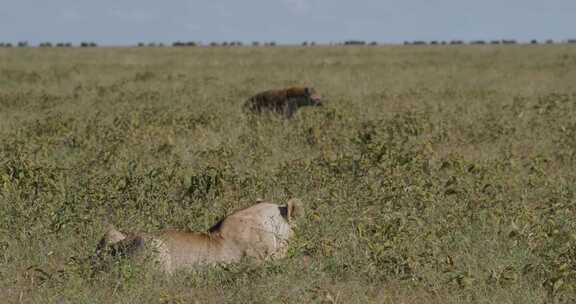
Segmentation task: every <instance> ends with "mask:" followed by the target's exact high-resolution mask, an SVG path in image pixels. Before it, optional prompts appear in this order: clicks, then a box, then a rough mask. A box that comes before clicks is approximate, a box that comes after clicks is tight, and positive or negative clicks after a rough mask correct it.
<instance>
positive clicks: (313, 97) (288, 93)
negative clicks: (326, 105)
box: [244, 87, 322, 119]
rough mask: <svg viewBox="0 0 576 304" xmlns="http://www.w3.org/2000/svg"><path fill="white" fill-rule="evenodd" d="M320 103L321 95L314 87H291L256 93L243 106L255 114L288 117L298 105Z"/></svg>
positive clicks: (315, 104)
mask: <svg viewBox="0 0 576 304" xmlns="http://www.w3.org/2000/svg"><path fill="white" fill-rule="evenodd" d="M321 105H322V97H321V96H320V95H319V94H317V93H316V90H314V88H311V87H292V88H287V89H282V90H269V91H264V92H261V93H258V94H256V95H254V96H252V97H250V99H248V100H247V101H246V103H245V104H244V108H245V110H246V111H248V112H251V113H255V114H261V113H265V112H268V113H276V114H279V115H282V117H284V118H287V119H290V118H292V116H294V114H295V113H296V111H297V110H298V108H300V107H304V106H321Z"/></svg>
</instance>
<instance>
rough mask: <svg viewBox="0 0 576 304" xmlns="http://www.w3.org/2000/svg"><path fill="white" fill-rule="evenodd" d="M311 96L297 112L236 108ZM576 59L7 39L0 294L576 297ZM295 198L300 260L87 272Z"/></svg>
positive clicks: (504, 50)
mask: <svg viewBox="0 0 576 304" xmlns="http://www.w3.org/2000/svg"><path fill="white" fill-rule="evenodd" d="M297 84H308V85H312V86H314V87H315V88H316V89H317V90H318V92H320V93H321V94H323V96H324V97H325V99H326V106H325V107H324V108H306V109H303V110H301V111H300V112H298V114H297V115H296V118H295V119H294V120H292V121H282V120H280V119H278V118H274V117H267V118H261V119H258V118H251V117H246V116H245V115H243V113H242V111H241V105H242V103H243V102H244V100H246V98H248V97H250V96H251V95H253V94H255V93H257V92H259V91H262V90H265V89H271V88H280V87H284V86H290V85H297ZM575 115H576V47H574V46H570V45H522V46H521V45H514V46H494V45H484V46H430V47H411V46H406V47H392V46H391V47H373V48H372V47H316V48H296V47H294V48H288V47H286V48H280V47H279V48H264V47H262V48H183V49H180V48H150V49H148V48H138V49H132V48H126V49H106V48H96V49H0V219H1V220H0V299H2V302H3V303H194V301H197V302H198V303H205V302H207V303H223V302H230V303H285V302H289V303H565V302H566V303H568V302H571V301H575V300H576V187H575V185H576V173H575V172H576V170H575V168H576V119H575V118H574V117H575ZM294 196H296V197H300V198H301V199H302V200H303V201H304V202H305V204H306V211H307V213H306V216H305V218H303V219H302V220H301V221H299V222H298V226H297V228H296V230H297V236H296V238H295V239H294V240H293V242H292V243H291V248H290V252H289V256H288V257H287V258H285V259H282V260H277V261H270V262H266V263H264V264H263V265H255V264H253V263H251V262H249V261H247V262H244V263H240V264H234V265H228V266H221V267H199V268H198V269H194V270H191V271H190V272H182V273H178V274H177V275H175V276H174V277H171V278H167V277H163V276H161V275H159V274H158V273H155V272H153V271H146V270H144V269H142V267H139V265H135V264H133V263H130V262H126V261H121V260H120V261H110V262H109V263H108V265H105V267H104V268H94V267H93V265H92V264H91V263H90V256H91V255H92V254H93V252H94V248H95V246H96V243H97V242H98V240H99V238H100V237H101V235H102V233H103V229H104V227H105V225H106V223H113V224H114V225H116V226H118V227H119V228H121V229H125V230H142V231H155V230H157V229H162V228H166V227H178V228H183V229H186V228H189V229H193V230H204V229H207V228H208V227H210V225H211V224H212V223H214V222H216V221H217V220H218V219H219V218H221V217H223V216H225V215H226V214H228V213H229V212H231V211H233V210H235V209H237V208H241V207H245V206H249V205H251V204H252V203H253V202H254V201H255V199H256V198H266V199H270V200H272V201H275V202H278V203H282V202H284V201H286V199H287V198H289V197H294Z"/></svg>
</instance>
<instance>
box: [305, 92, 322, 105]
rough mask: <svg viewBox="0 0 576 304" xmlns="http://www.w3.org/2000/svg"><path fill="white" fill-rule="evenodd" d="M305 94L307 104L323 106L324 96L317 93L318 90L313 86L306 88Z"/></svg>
mask: <svg viewBox="0 0 576 304" xmlns="http://www.w3.org/2000/svg"><path fill="white" fill-rule="evenodd" d="M304 94H305V96H306V101H307V105H310V106H322V96H320V94H318V93H316V90H315V89H314V88H311V87H306V88H304Z"/></svg>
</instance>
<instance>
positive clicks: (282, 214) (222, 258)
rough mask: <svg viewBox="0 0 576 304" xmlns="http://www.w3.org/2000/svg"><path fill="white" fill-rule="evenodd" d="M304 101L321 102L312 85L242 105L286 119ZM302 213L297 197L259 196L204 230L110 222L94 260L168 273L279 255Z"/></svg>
mask: <svg viewBox="0 0 576 304" xmlns="http://www.w3.org/2000/svg"><path fill="white" fill-rule="evenodd" d="M305 106H322V97H321V96H320V95H319V94H318V93H317V92H316V90H315V89H314V88H311V87H290V88H285V89H278V90H268V91H263V92H261V93H258V94H256V95H254V96H252V97H250V98H249V99H248V100H247V101H246V102H245V103H244V106H243V108H244V110H245V112H246V113H247V114H249V115H262V114H270V115H277V116H279V117H281V118H284V119H291V118H293V116H294V114H295V113H296V111H297V110H298V109H299V108H301V107H305ZM303 213H304V207H303V203H302V201H300V200H299V199H296V198H293V199H290V200H288V201H287V202H286V204H285V205H283V206H279V205H277V204H273V203H269V202H264V201H262V200H258V201H257V202H256V203H255V204H254V205H252V206H251V207H248V208H245V209H242V210H238V211H236V212H234V213H232V214H230V215H229V216H228V217H225V218H224V219H223V220H221V221H219V222H218V223H216V224H215V225H214V226H212V228H210V229H208V231H206V232H190V231H181V230H164V231H160V232H157V233H151V234H147V233H130V232H121V231H119V230H118V229H116V228H115V227H114V226H112V225H109V226H108V228H107V231H106V232H105V234H104V236H103V237H102V239H101V240H100V242H99V243H98V246H97V248H96V254H95V256H94V261H99V260H101V259H102V258H104V257H105V256H123V257H128V258H130V259H134V260H137V261H142V260H144V261H148V262H150V261H152V262H153V264H155V265H156V266H157V269H159V270H160V271H162V272H164V273H167V274H171V273H173V272H174V271H178V270H181V269H186V268H190V267H193V266H195V265H199V264H218V263H231V262H238V261H240V260H242V259H243V258H251V259H253V260H256V261H264V260H267V259H273V258H281V257H284V256H285V255H286V251H287V248H288V241H289V239H290V238H291V237H292V235H293V225H294V220H295V219H296V218H298V217H300V216H302V214H303Z"/></svg>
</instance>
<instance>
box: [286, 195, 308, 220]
mask: <svg viewBox="0 0 576 304" xmlns="http://www.w3.org/2000/svg"><path fill="white" fill-rule="evenodd" d="M286 209H287V211H288V214H287V215H288V216H287V218H288V220H291V219H292V218H298V217H301V216H303V215H304V205H303V204H302V201H301V200H299V199H297V198H292V199H290V200H288V202H287V203H286Z"/></svg>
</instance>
